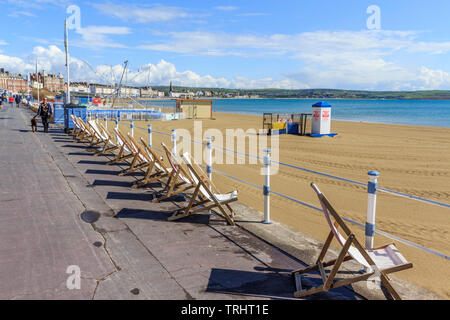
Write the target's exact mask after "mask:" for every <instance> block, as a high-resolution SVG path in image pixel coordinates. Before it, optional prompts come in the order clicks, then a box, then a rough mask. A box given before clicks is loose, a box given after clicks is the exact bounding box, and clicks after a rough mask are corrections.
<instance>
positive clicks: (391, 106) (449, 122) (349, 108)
mask: <svg viewBox="0 0 450 320" xmlns="http://www.w3.org/2000/svg"><path fill="white" fill-rule="evenodd" d="M319 101H320V100H317V101H316V100H312V99H213V111H214V112H227V113H241V114H254V115H262V114H263V113H265V112H271V113H311V107H312V105H313V104H315V103H316V102H319ZM324 101H326V102H327V103H328V104H330V105H331V106H332V119H334V120H343V121H356V122H368V123H387V124H404V125H415V126H432V127H450V100H354V99H339V100H338V99H331V100H324ZM155 102H156V101H148V103H149V104H151V105H155ZM167 103H169V102H167ZM161 106H163V105H161ZM165 106H166V107H167V106H169V105H167V104H166V105H165Z"/></svg>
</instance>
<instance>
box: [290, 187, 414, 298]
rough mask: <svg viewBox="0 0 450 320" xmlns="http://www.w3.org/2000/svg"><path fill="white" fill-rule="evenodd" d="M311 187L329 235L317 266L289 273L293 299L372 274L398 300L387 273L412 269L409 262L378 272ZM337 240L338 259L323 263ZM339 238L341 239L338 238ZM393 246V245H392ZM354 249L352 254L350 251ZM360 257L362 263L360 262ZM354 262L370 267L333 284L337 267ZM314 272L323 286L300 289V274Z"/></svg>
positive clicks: (347, 230) (321, 194)
mask: <svg viewBox="0 0 450 320" xmlns="http://www.w3.org/2000/svg"><path fill="white" fill-rule="evenodd" d="M311 187H312V188H313V189H314V191H315V192H316V193H317V196H318V197H319V200H320V203H321V205H322V208H323V213H324V215H325V217H326V219H327V222H328V225H329V226H330V229H331V231H330V233H329V235H328V237H327V239H326V241H325V244H324V246H323V249H322V251H321V252H320V254H319V257H318V259H317V261H316V264H314V265H311V266H309V267H306V268H303V269H299V270H295V271H293V272H292V275H293V278H294V284H295V287H296V291H295V293H294V296H295V297H296V298H300V297H304V296H307V295H311V294H314V293H318V292H324V291H325V292H327V291H329V290H330V289H334V288H338V287H341V286H345V285H350V284H352V283H355V282H359V281H366V280H368V279H369V278H370V277H372V276H374V275H379V277H380V280H381V283H382V284H383V285H384V287H385V288H386V289H387V291H388V292H389V294H390V295H391V297H392V298H393V299H394V300H401V297H400V295H399V294H398V293H397V291H396V290H395V289H394V287H393V286H392V284H391V283H390V280H389V278H388V276H387V275H388V274H390V273H394V272H398V271H401V270H406V269H409V268H412V267H413V265H412V263H408V262H406V261H405V263H402V264H399V265H395V266H392V267H390V268H387V269H383V270H381V269H380V268H379V267H378V266H377V264H376V263H375V262H374V260H373V259H372V258H371V257H370V255H369V253H368V251H366V250H365V249H364V248H363V246H362V245H361V243H360V242H359V241H358V240H357V239H356V237H355V235H354V233H353V232H352V231H351V230H350V228H349V227H348V226H347V225H346V224H345V222H344V220H343V219H342V218H341V217H340V215H339V214H338V213H337V212H336V210H335V209H334V208H333V207H332V206H331V204H330V202H329V201H328V199H327V198H326V197H325V195H324V194H323V193H321V192H320V190H319V189H318V187H317V186H316V185H315V184H314V183H312V184H311ZM329 215H331V216H332V217H333V218H334V220H335V222H334V223H332V221H331V219H330V216H329ZM339 227H340V228H341V229H342V230H343V232H344V233H345V235H344V236H342V235H340V233H339V232H338V231H337V228H339ZM334 238H336V239H337V240H338V242H339V243H340V244H341V245H342V250H341V252H340V253H339V255H338V257H337V259H334V260H331V261H327V262H324V261H323V260H324V258H325V255H326V253H327V251H328V249H329V248H330V245H331V242H332V241H333V239H334ZM339 238H340V239H339ZM343 240H345V243H342V242H343ZM389 246H394V245H393V244H389V245H386V246H382V247H379V248H375V249H372V250H371V251H377V250H383V249H385V248H388V247H389ZM394 247H395V246H394ZM352 250H353V251H352ZM361 258H362V259H363V261H361ZM354 259H355V260H356V261H358V262H359V263H364V262H366V263H365V264H367V265H368V266H369V268H368V271H367V272H366V273H364V274H362V275H356V276H353V277H350V278H345V279H342V280H338V281H335V277H336V275H337V273H338V271H339V268H340V267H341V265H342V263H343V262H345V261H349V260H354ZM331 266H332V270H331V271H330V274H329V275H328V276H327V275H326V273H325V268H326V267H331ZM313 271H318V272H319V273H320V276H321V278H322V281H323V284H322V285H320V286H317V287H314V288H311V289H305V290H304V289H302V286H301V275H302V274H305V273H310V272H313Z"/></svg>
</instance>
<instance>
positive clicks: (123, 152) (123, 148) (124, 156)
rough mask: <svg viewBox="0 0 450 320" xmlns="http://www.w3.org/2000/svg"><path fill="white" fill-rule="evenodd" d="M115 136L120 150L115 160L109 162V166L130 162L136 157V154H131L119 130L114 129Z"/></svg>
mask: <svg viewBox="0 0 450 320" xmlns="http://www.w3.org/2000/svg"><path fill="white" fill-rule="evenodd" d="M114 134H115V137H116V145H117V147H118V149H119V152H117V154H116V156H115V158H114V159H113V160H111V161H110V162H108V163H107V165H113V164H116V163H119V162H120V161H123V160H128V159H130V158H132V157H134V154H133V153H132V152H131V150H130V148H129V147H128V146H127V144H126V143H125V141H126V139H125V137H124V136H123V135H122V133H121V132H120V131H119V130H118V129H117V128H114Z"/></svg>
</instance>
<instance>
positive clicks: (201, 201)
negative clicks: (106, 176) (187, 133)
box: [169, 152, 238, 226]
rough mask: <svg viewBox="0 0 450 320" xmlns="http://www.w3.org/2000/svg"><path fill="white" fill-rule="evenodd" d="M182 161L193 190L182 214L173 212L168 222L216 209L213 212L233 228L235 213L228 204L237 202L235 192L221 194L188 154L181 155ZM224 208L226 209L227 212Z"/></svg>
mask: <svg viewBox="0 0 450 320" xmlns="http://www.w3.org/2000/svg"><path fill="white" fill-rule="evenodd" d="M183 160H184V162H185V164H186V166H187V168H188V170H187V172H188V174H189V176H190V178H191V180H192V181H193V182H194V186H195V189H194V192H193V194H192V195H191V199H190V201H189V204H188V206H187V207H186V209H184V212H183V213H179V212H178V211H177V212H175V213H174V215H172V216H171V217H170V218H169V221H173V220H177V219H181V218H185V217H188V216H190V215H192V214H196V213H199V212H201V211H205V210H211V209H216V210H214V211H215V212H217V213H218V214H219V215H221V216H223V217H224V218H225V219H226V220H227V222H228V223H229V224H230V225H232V226H234V225H235V223H234V220H233V218H234V216H235V213H234V211H233V209H232V208H231V206H230V203H232V202H235V201H237V200H238V197H237V191H236V190H235V191H232V192H230V193H225V194H221V193H220V192H219V191H218V190H217V188H216V186H215V185H214V184H213V183H212V182H211V180H209V179H208V176H207V175H206V173H205V172H204V171H203V170H202V168H201V167H200V166H199V165H197V164H196V163H195V162H193V161H192V158H191V155H190V154H189V153H187V152H186V153H185V154H183ZM224 207H226V208H227V209H228V212H227V210H225V208H224Z"/></svg>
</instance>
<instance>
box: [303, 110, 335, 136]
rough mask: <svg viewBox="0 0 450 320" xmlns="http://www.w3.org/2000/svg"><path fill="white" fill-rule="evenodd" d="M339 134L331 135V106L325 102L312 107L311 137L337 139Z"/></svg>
mask: <svg viewBox="0 0 450 320" xmlns="http://www.w3.org/2000/svg"><path fill="white" fill-rule="evenodd" d="M337 135H338V134H337V133H331V105H329V104H328V103H326V102H325V101H321V102H317V103H316V104H313V106H312V123H311V134H310V136H311V137H314V138H322V137H326V136H327V137H335V136H337Z"/></svg>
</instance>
